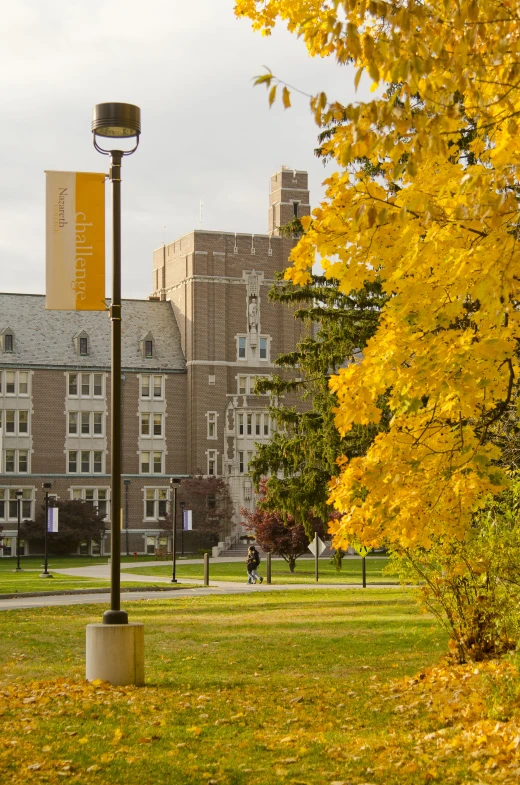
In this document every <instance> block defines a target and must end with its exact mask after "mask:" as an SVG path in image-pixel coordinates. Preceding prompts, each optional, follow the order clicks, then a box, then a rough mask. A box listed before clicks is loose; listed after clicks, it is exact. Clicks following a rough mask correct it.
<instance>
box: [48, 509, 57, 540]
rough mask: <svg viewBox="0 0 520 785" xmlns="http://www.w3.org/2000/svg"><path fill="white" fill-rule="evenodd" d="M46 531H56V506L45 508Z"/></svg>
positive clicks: (51, 532)
mask: <svg viewBox="0 0 520 785" xmlns="http://www.w3.org/2000/svg"><path fill="white" fill-rule="evenodd" d="M47 531H48V533H49V534H57V532H58V508H57V507H49V509H48V510H47Z"/></svg>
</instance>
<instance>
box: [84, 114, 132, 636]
mask: <svg viewBox="0 0 520 785" xmlns="http://www.w3.org/2000/svg"><path fill="white" fill-rule="evenodd" d="M92 133H93V135H94V147H95V148H96V150H97V151H98V152H99V153H102V154H103V155H109V156H110V172H109V177H110V182H111V183H112V301H111V304H110V319H111V322H112V364H111V411H110V414H111V426H112V430H111V438H110V450H111V504H112V515H111V518H112V520H111V530H110V535H111V536H110V541H111V542H110V556H111V558H110V571H111V574H110V578H111V581H110V610H109V611H105V613H104V614H103V622H104V624H128V614H127V613H126V611H122V610H121V524H120V521H119V511H120V509H121V162H122V159H123V156H125V155H131V154H132V153H133V152H135V150H137V147H138V145H139V135H140V133H141V110H140V109H139V107H137V106H134V105H133V104H120V103H106V104H96V106H95V107H94V114H93V120H92ZM97 137H104V138H105V139H125V138H126V139H135V145H134V147H133V148H132V149H131V150H128V151H125V152H123V151H122V150H113V149H111V150H106V149H105V148H103V147H101V146H100V145H99V144H98V142H97Z"/></svg>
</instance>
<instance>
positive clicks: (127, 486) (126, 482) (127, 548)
mask: <svg viewBox="0 0 520 785" xmlns="http://www.w3.org/2000/svg"><path fill="white" fill-rule="evenodd" d="M123 482H124V484H125V529H126V555H127V556H130V549H129V547H128V489H129V486H130V480H123Z"/></svg>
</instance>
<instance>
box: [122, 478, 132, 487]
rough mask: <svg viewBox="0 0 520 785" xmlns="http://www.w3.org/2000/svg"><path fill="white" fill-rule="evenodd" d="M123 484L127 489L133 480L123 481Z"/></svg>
mask: <svg viewBox="0 0 520 785" xmlns="http://www.w3.org/2000/svg"><path fill="white" fill-rule="evenodd" d="M123 482H124V484H125V485H126V487H127V488H128V486H129V485H130V482H131V480H123Z"/></svg>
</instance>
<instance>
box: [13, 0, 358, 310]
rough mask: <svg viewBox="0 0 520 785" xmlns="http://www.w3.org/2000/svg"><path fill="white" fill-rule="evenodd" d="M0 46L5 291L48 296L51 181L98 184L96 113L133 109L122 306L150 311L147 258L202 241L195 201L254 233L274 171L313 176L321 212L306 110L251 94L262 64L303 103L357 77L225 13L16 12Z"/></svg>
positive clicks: (282, 34) (33, 5) (136, 8)
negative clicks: (73, 174)
mask: <svg viewBox="0 0 520 785" xmlns="http://www.w3.org/2000/svg"><path fill="white" fill-rule="evenodd" d="M0 44H1V46H0V83H1V86H2V88H1V94H2V143H1V146H0V156H1V164H0V244H1V245H0V248H1V259H2V265H1V270H2V281H1V285H0V290H1V291H3V292H35V293H44V266H45V224H44V219H45V199H44V194H45V188H44V185H45V182H44V170H45V169H55V170H64V171H106V170H107V159H106V158H103V157H102V156H100V155H99V154H98V153H96V152H95V151H94V149H93V147H92V138H91V132H90V123H91V113H92V106H93V104H95V103H101V102H103V101H125V102H128V103H134V104H137V105H138V106H140V107H141V112H142V137H141V144H140V146H139V150H138V151H137V153H135V154H134V155H133V156H131V157H129V158H127V159H125V161H124V168H123V296H125V297H146V296H147V295H148V294H149V292H150V291H151V288H152V274H151V273H152V251H153V249H154V248H156V247H158V246H160V245H161V244H162V243H163V240H164V239H166V242H171V241H173V240H174V239H176V238H177V237H180V236H182V235H183V234H185V233H187V232H189V231H191V230H192V229H195V228H198V223H199V202H200V200H201V199H202V200H203V202H204V211H203V224H202V226H203V228H205V229H212V230H223V231H232V232H234V231H236V232H254V233H257V234H261V233H265V232H267V205H268V192H269V177H270V175H271V174H272V173H274V172H275V171H277V170H278V169H279V168H280V166H281V165H282V164H284V165H287V166H290V167H295V168H297V169H306V170H307V171H308V172H309V175H310V188H311V203H313V204H316V203H317V201H319V199H320V198H321V196H322V193H323V190H322V188H321V182H322V181H323V179H324V177H325V176H326V173H327V172H326V170H324V168H323V165H322V164H321V163H320V162H319V161H318V160H317V159H316V158H315V157H314V155H313V149H314V147H315V146H316V131H317V129H316V126H315V125H314V122H313V119H312V116H311V114H310V112H309V106H308V100H307V99H306V98H304V97H301V96H297V95H296V94H294V95H293V108H292V109H290V110H288V111H284V110H283V109H282V108H281V107H280V106H275V107H273V108H272V109H269V108H268V104H267V94H266V90H265V88H264V87H255V88H254V87H253V83H252V80H253V78H254V77H255V76H256V75H257V74H259V73H262V71H263V66H264V65H267V66H269V67H270V68H271V70H272V71H273V72H275V73H276V74H278V75H280V77H283V78H284V79H285V80H286V81H287V82H289V83H291V84H293V85H295V86H297V87H299V88H300V89H302V90H304V91H306V92H309V93H312V92H314V91H317V90H318V89H325V90H326V91H327V92H328V93H329V94H330V95H331V96H333V97H335V98H336V97H337V98H339V99H341V100H346V99H347V98H352V97H353V95H354V90H353V74H352V71H351V69H350V67H342V68H340V67H338V66H336V65H334V64H333V63H332V62H329V61H323V60H319V59H314V60H312V59H311V58H309V57H308V56H307V54H306V50H305V48H304V45H303V44H302V43H301V42H300V41H298V40H297V39H295V38H294V37H293V36H291V35H289V34H288V33H287V32H286V31H284V30H282V29H280V30H279V31H276V32H275V34H274V35H273V36H271V37H270V38H265V37H262V36H261V35H260V34H259V33H254V32H253V31H252V30H251V28H250V24H249V22H248V21H246V20H237V19H236V18H235V16H234V13H233V0H194V1H193V2H191V3H181V2H179V0H146V1H145V2H143V0H140V1H139V2H138V1H137V0H124V1H123V0H89V2H88V3H85V2H84V0H81V2H78V0H67V2H63V0H59V2H58V0H45V1H44V2H42V0H16V2H12V3H5V4H4V5H3V7H2V31H1V34H0ZM107 197H108V187H107ZM164 227H165V228H164ZM108 239H109V238H108V237H107V241H108ZM109 248H110V246H109V244H108V243H107V251H109ZM107 255H108V256H109V253H108V254H107ZM108 272H109V271H108ZM107 280H108V279H107Z"/></svg>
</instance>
